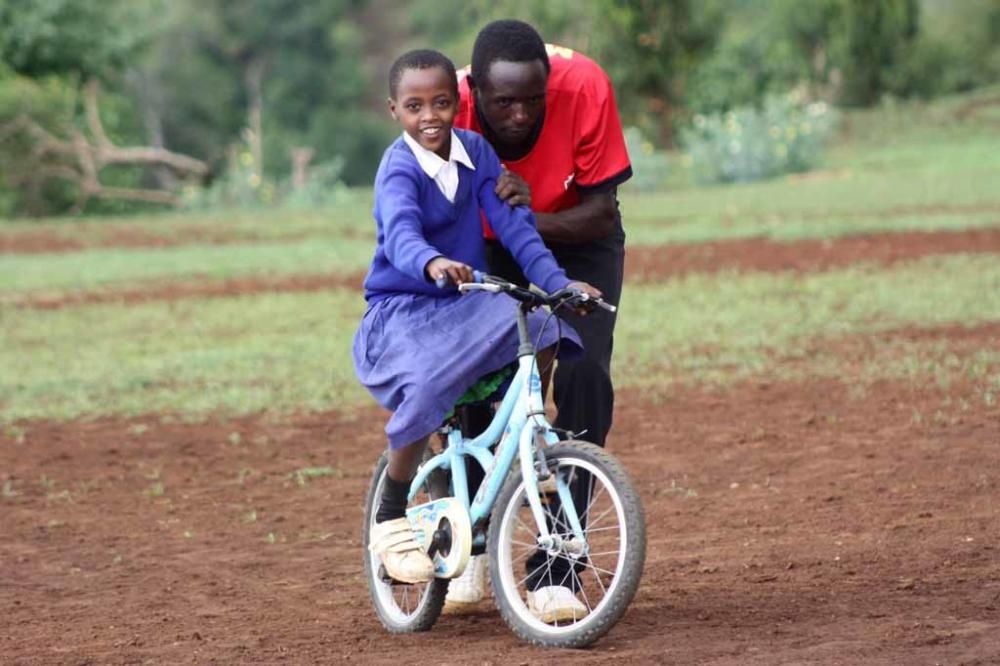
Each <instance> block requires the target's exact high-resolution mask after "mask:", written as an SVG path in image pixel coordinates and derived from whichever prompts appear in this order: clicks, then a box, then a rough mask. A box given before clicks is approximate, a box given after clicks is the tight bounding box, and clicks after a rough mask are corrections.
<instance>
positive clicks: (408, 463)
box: [375, 437, 428, 523]
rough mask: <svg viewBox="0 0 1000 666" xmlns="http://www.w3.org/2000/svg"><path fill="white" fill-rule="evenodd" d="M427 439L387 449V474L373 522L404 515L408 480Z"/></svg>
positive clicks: (413, 472)
mask: <svg viewBox="0 0 1000 666" xmlns="http://www.w3.org/2000/svg"><path fill="white" fill-rule="evenodd" d="M427 439H428V438H427V437H424V438H422V439H418V440H417V441H415V442H413V443H412V444H410V445H408V446H404V447H402V448H399V449H389V470H388V472H387V474H388V476H387V477H386V480H385V485H383V486H382V498H381V502H380V504H379V507H378V512H377V513H376V514H375V522H377V523H383V522H385V521H387V520H394V519H396V518H402V517H404V516H405V515H406V498H407V495H408V494H409V492H410V482H411V481H412V480H413V477H414V476H415V475H416V473H417V467H418V466H419V465H420V460H421V458H423V454H424V449H425V448H426V447H427Z"/></svg>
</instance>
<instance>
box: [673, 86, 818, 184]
mask: <svg viewBox="0 0 1000 666" xmlns="http://www.w3.org/2000/svg"><path fill="white" fill-rule="evenodd" d="M834 121H835V116H834V113H833V111H832V109H830V107H829V106H828V105H827V104H825V103H823V102H814V103H812V104H808V105H803V104H799V103H797V102H796V101H795V99H794V98H793V96H792V95H781V96H769V97H767V98H765V99H764V103H763V105H762V106H761V107H760V108H757V107H754V106H744V107H739V108H736V109H733V110H732V111H728V112H726V113H714V114H711V115H697V116H695V117H694V120H693V125H692V126H691V127H688V128H686V129H684V130H682V132H681V144H682V145H683V146H684V148H685V150H686V151H687V153H688V155H689V157H690V160H691V167H692V169H693V173H694V177H695V179H696V180H697V181H698V182H702V183H741V182H748V181H753V180H762V179H765V178H772V177H774V176H777V175H780V174H783V173H797V172H802V171H808V170H809V169H811V168H813V167H814V166H815V165H816V164H817V163H818V162H819V160H820V158H821V156H822V152H823V144H824V141H825V139H826V138H827V137H828V136H829V134H830V132H831V130H832V129H833V126H834Z"/></svg>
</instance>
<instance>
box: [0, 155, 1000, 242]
mask: <svg viewBox="0 0 1000 666" xmlns="http://www.w3.org/2000/svg"><path fill="white" fill-rule="evenodd" d="M817 177H824V172H816V173H813V174H803V175H801V176H798V177H796V178H797V179H799V180H805V179H811V178H817ZM982 213H1000V204H995V203H988V202H984V203H979V204H968V205H955V204H931V205H914V206H893V207H890V208H869V209H864V210H857V211H838V212H836V213H830V212H829V211H815V210H798V211H796V210H790V211H784V212H782V213H780V214H767V215H754V214H751V216H752V217H755V218H756V219H762V220H768V221H774V220H778V219H794V220H825V219H829V218H830V217H831V215H834V216H836V217H837V218H857V219H871V218H887V217H899V216H903V215H913V216H922V215H976V214H982ZM663 220H664V223H670V222H683V221H686V220H687V218H685V217H677V216H665V217H664V218H663ZM71 228H73V229H74V230H76V231H78V232H80V233H81V235H82V234H83V233H86V238H85V239H84V238H82V237H77V238H70V237H66V236H65V235H61V234H60V233H59V232H60V230H65V229H66V227H58V228H54V229H44V228H41V229H38V230H18V231H10V230H2V229H0V232H2V233H0V254H39V253H50V252H79V251H83V250H87V249H93V248H112V247H120V248H157V247H177V246H182V245H229V244H237V243H252V242H255V241H259V240H261V238H260V237H258V236H256V235H255V234H254V233H253V231H252V230H248V229H238V230H237V229H233V228H227V227H226V226H225V225H220V224H206V225H195V224H192V225H187V226H186V227H184V228H183V229H173V230H171V233H170V235H167V236H164V235H160V234H156V233H151V232H149V231H146V230H143V229H140V228H136V227H134V226H132V225H129V224H127V223H113V222H109V223H106V224H100V225H96V224H89V225H87V226H86V227H83V226H82V225H77V227H75V228H74V227H71ZM339 233H342V234H350V233H351V232H350V230H343V231H341V232H339ZM309 235H310V234H308V233H307V232H299V233H296V234H288V235H285V236H282V237H281V239H280V240H284V241H289V240H301V239H304V238H307V237H309ZM361 235H362V236H364V237H372V236H371V233H364V234H361Z"/></svg>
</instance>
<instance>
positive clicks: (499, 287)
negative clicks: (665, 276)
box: [434, 271, 618, 312]
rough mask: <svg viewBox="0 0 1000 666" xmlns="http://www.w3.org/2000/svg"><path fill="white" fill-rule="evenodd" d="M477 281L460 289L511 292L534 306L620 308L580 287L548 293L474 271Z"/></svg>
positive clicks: (443, 279)
mask: <svg viewBox="0 0 1000 666" xmlns="http://www.w3.org/2000/svg"><path fill="white" fill-rule="evenodd" d="M472 275H473V278H474V280H475V282H466V283H463V284H460V285H458V290H459V291H463V292H465V291H488V292H491V293H494V294H497V293H500V292H504V293H506V294H510V296H511V297H512V298H514V299H515V300H517V301H520V302H522V303H526V304H528V305H530V306H532V307H538V306H540V305H547V306H549V307H552V308H556V307H558V306H560V305H562V304H564V303H569V304H571V305H583V306H584V307H589V306H595V307H599V308H602V309H604V310H607V311H608V312H615V311H617V310H618V308H617V307H616V306H614V305H612V304H611V303H608V302H606V301H605V300H604V299H602V298H594V297H593V296H591V295H590V294H588V293H587V292H585V291H580V290H579V289H573V288H570V287H567V288H565V289H560V290H559V291H556V292H554V293H551V294H546V293H543V292H538V291H532V290H530V289H525V288H524V287H519V286H518V285H516V284H514V283H513V282H508V281H507V280H504V279H503V278H499V277H497V276H495V275H487V274H486V273H482V272H480V271H473V272H472ZM434 284H436V285H437V286H438V287H440V288H441V289H444V288H445V287H447V286H448V285H449V284H451V281H450V280H449V279H448V277H447V276H443V277H440V278H438V279H437V280H435V282H434Z"/></svg>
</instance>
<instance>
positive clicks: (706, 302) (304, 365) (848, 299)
mask: <svg viewBox="0 0 1000 666" xmlns="http://www.w3.org/2000/svg"><path fill="white" fill-rule="evenodd" d="M363 309H364V302H363V300H362V299H361V297H360V295H359V294H357V293H355V292H349V291H336V292H329V293H316V294H261V295H256V296H248V297H242V298H233V299H207V300H185V301H180V302H175V303H163V302H154V303H148V304H142V305H136V306H130V307H124V306H118V305H102V306H90V307H70V308H63V309H59V310H51V311H41V310H13V311H11V312H10V313H9V315H8V316H5V317H3V318H0V335H2V337H3V339H4V340H5V341H6V342H5V344H4V345H3V347H0V367H4V368H6V369H9V372H5V373H3V375H0V403H3V404H4V405H5V410H4V418H5V419H6V420H7V422H13V421H16V420H18V419H30V418H54V419H60V420H62V419H70V418H79V417H91V416H98V415H105V414H129V415H135V414H146V413H152V412H160V413H167V414H175V415H183V416H185V417H195V418H197V417H199V416H203V415H207V414H212V413H220V414H228V415H232V414H243V413H250V412H259V411H270V412H274V413H289V412H300V411H323V410H327V409H333V408H338V407H350V406H353V405H358V404H373V403H372V401H371V398H370V397H369V396H368V395H367V393H366V392H365V391H364V389H363V388H362V387H361V386H360V385H359V384H358V382H357V379H356V378H355V375H354V370H353V363H352V361H351V351H350V350H351V341H352V338H353V334H354V330H355V328H356V327H357V322H358V321H359V319H360V316H361V313H362V311H363ZM996 320H1000V262H997V261H996V258H995V257H993V256H989V255H967V256H966V255H954V256H946V257H931V258H926V259H922V260H919V261H914V262H911V263H908V264H900V265H897V266H895V267H893V268H891V269H886V268H879V267H873V266H854V267H851V268H847V269H842V270H837V271H830V272H825V273H818V274H810V275H797V274H791V273H778V274H769V273H750V274H737V273H722V274H713V275H690V276H686V277H684V278H681V279H676V280H671V281H668V282H665V283H662V284H649V285H636V286H632V287H630V288H628V289H626V290H625V296H624V299H623V303H622V316H621V318H620V319H619V325H618V330H617V333H616V361H615V369H616V374H617V381H618V382H619V383H620V384H621V385H623V386H625V385H630V384H631V385H643V386H653V385H659V386H665V385H669V384H670V383H671V382H674V381H694V382H708V383H717V382H729V381H733V380H734V379H739V378H744V377H751V376H759V375H761V374H763V373H768V372H779V371H781V368H782V363H784V362H787V361H789V360H791V361H795V360H798V361H799V362H800V363H803V367H807V366H808V363H806V361H809V360H810V359H817V358H819V359H821V358H822V357H821V356H818V355H817V352H816V349H817V348H818V346H821V345H822V344H823V343H824V341H828V340H831V339H837V338H839V337H842V336H852V335H853V336H864V335H873V334H878V333H879V332H882V331H886V330H889V329H892V328H897V327H901V326H936V325H943V324H951V323H956V322H957V323H964V324H967V325H971V324H975V323H977V322H987V321H996ZM82 341H85V344H83V343H82ZM818 363H819V362H818V361H816V363H813V365H812V366H808V367H811V369H810V370H809V371H810V372H816V371H821V370H823V367H822V366H821V365H817V364H818ZM803 371H805V370H803ZM886 372H888V370H886ZM995 393H1000V391H995ZM228 441H229V443H230V444H233V443H234V441H233V438H230V439H229V440H228ZM240 442H242V439H241V440H240Z"/></svg>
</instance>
